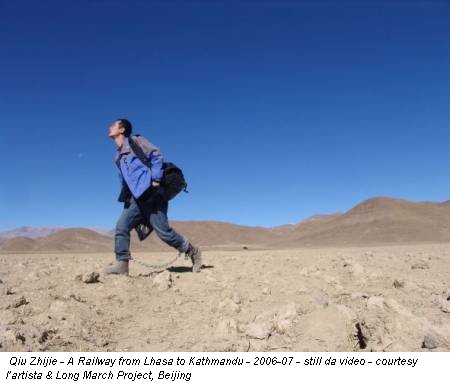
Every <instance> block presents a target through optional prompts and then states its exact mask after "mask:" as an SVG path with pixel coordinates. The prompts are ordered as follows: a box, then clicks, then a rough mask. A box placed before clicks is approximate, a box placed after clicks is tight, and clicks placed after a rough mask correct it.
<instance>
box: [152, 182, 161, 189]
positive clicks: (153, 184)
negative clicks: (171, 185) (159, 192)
mask: <svg viewBox="0 0 450 384" xmlns="http://www.w3.org/2000/svg"><path fill="white" fill-rule="evenodd" d="M160 185H161V183H160V182H159V181H152V187H155V188H157V187H159V186H160Z"/></svg>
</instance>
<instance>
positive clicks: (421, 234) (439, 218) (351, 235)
mask: <svg viewBox="0 0 450 384" xmlns="http://www.w3.org/2000/svg"><path fill="white" fill-rule="evenodd" d="M420 242H450V204H449V202H444V203H432V202H420V203H415V202H410V201H407V200H401V199H392V198H387V197H377V198H372V199H369V200H366V201H364V202H362V203H360V204H358V205H357V206H355V207H354V208H352V209H350V210H349V211H347V212H345V213H343V214H338V215H333V216H328V217H325V218H323V219H322V220H319V221H317V222H314V221H313V222H308V221H306V222H303V223H300V224H299V225H298V226H297V228H296V229H295V230H293V231H291V233H290V234H289V235H288V236H287V238H286V239H283V241H282V242H281V244H280V245H283V246H289V247H293V246H311V245H314V246H324V245H339V246H342V245H368V244H393V243H399V244H400V243H420Z"/></svg>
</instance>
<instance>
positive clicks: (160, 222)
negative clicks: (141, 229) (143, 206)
mask: <svg viewBox="0 0 450 384" xmlns="http://www.w3.org/2000/svg"><path fill="white" fill-rule="evenodd" d="M167 208H168V203H167V202H162V203H161V204H158V206H157V207H156V208H155V209H152V210H151V212H150V213H149V222H150V225H151V226H152V228H153V230H154V231H155V232H156V234H157V235H158V237H159V238H160V239H161V240H162V241H164V242H165V243H166V244H168V245H170V246H171V247H173V248H176V249H177V250H178V251H180V252H183V253H184V252H186V251H187V250H188V249H189V241H188V240H187V239H186V238H185V237H184V236H182V235H181V234H179V233H178V232H176V231H175V230H174V229H173V228H172V227H171V226H170V225H169V221H168V218H167Z"/></svg>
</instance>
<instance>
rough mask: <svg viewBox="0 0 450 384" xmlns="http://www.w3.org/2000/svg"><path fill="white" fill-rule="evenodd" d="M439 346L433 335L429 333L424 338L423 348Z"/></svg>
mask: <svg viewBox="0 0 450 384" xmlns="http://www.w3.org/2000/svg"><path fill="white" fill-rule="evenodd" d="M437 347H438V343H437V341H436V339H435V338H434V337H433V336H430V335H427V336H425V337H424V338H423V341H422V348H427V349H435V348H437Z"/></svg>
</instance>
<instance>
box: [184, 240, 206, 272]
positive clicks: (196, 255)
mask: <svg viewBox="0 0 450 384" xmlns="http://www.w3.org/2000/svg"><path fill="white" fill-rule="evenodd" d="M186 256H189V257H190V258H191V261H192V272H200V269H201V267H202V252H201V251H200V248H198V247H194V246H193V245H192V244H191V243H189V248H188V250H187V251H186Z"/></svg>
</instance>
